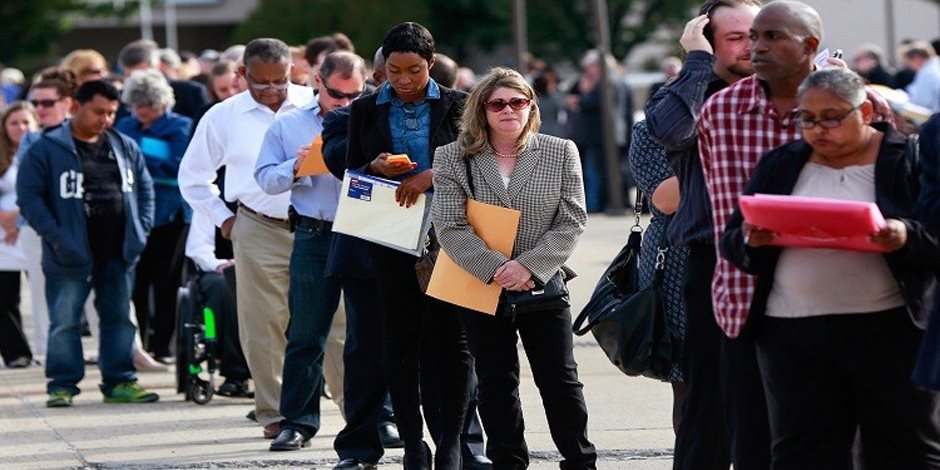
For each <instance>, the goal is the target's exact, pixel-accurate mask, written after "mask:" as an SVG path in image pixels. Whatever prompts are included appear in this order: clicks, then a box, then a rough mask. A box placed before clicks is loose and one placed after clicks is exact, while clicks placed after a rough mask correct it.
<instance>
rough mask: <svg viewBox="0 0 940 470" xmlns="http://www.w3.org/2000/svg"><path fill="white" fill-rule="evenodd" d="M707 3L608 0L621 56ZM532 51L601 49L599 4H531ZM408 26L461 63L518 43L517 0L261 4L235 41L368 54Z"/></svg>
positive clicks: (556, 54)
mask: <svg viewBox="0 0 940 470" xmlns="http://www.w3.org/2000/svg"><path fill="white" fill-rule="evenodd" d="M699 2H700V0H608V10H609V13H610V31H611V44H612V52H613V53H614V55H615V56H616V57H617V58H618V59H619V58H623V57H625V56H626V55H627V53H629V51H630V49H631V48H632V47H633V46H635V45H637V44H639V43H642V42H644V41H645V40H647V39H648V38H649V37H650V35H651V34H652V33H653V32H655V31H656V30H657V29H658V28H659V27H660V26H677V25H681V24H683V23H684V22H685V21H686V20H687V19H688V18H689V15H690V13H691V12H692V9H693V8H694V7H695V5H697V4H698V3H699ZM526 3H527V5H526V6H527V14H526V17H527V23H528V28H527V29H528V31H527V32H528V39H529V48H530V49H531V51H532V52H533V53H534V54H535V55H536V56H539V57H544V58H546V59H550V60H559V59H572V60H577V58H578V57H579V56H580V55H581V54H582V53H583V52H584V51H585V50H587V49H590V48H592V47H594V45H595V34H594V15H593V9H592V8H593V6H592V4H593V0H527V2H526ZM402 21H417V22H419V23H422V24H425V25H427V26H428V28H429V29H431V31H432V32H433V33H434V37H435V39H436V40H437V43H438V44H439V46H440V49H441V50H443V51H444V52H447V53H449V54H452V55H454V58H455V59H457V60H458V61H460V60H463V59H465V58H466V55H467V54H469V53H471V52H472V51H473V50H475V49H476V48H481V49H483V50H491V49H492V48H493V47H494V46H496V45H499V44H508V43H511V42H512V0H356V1H355V2H339V1H335V0H262V2H261V5H260V6H259V7H258V9H257V10H256V11H255V12H254V13H253V14H252V15H251V16H250V17H249V18H248V19H247V20H246V21H245V22H244V23H243V24H242V25H241V26H240V27H239V28H238V29H237V30H236V32H235V37H234V40H236V41H238V42H244V41H247V40H249V39H252V38H255V37H262V36H277V37H279V38H281V39H283V40H285V41H287V42H288V43H291V44H302V43H304V42H306V41H307V40H308V39H310V38H311V37H314V36H319V35H324V34H329V33H332V32H334V31H342V32H344V33H346V34H347V35H349V37H350V38H352V40H353V41H354V42H355V44H357V45H358V46H359V47H360V48H361V49H363V50H360V51H359V52H360V53H361V54H362V55H364V56H368V55H370V54H371V52H372V51H373V50H374V49H373V48H374V47H378V45H379V44H380V42H381V41H382V38H383V37H384V34H385V32H386V31H387V30H388V29H389V28H390V27H392V26H394V25H395V24H398V23H400V22H402Z"/></svg>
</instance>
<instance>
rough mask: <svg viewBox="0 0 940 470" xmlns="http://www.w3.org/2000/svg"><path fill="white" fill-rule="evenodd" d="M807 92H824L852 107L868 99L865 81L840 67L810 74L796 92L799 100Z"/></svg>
mask: <svg viewBox="0 0 940 470" xmlns="http://www.w3.org/2000/svg"><path fill="white" fill-rule="evenodd" d="M809 90H826V91H828V92H829V93H832V94H833V95H835V96H836V98H839V99H840V100H842V101H845V102H846V103H849V104H851V105H852V106H860V105H861V104H862V103H864V102H865V100H867V99H868V94H867V93H866V92H865V80H862V77H860V76H859V75H858V74H857V73H855V72H853V71H851V70H849V69H844V68H841V67H835V68H830V69H823V70H819V71H816V72H813V73H811V74H810V75H809V76H808V77H806V79H805V80H803V83H801V84H800V88H799V89H798V90H797V94H798V96H799V98H803V94H805V93H806V92H807V91H809Z"/></svg>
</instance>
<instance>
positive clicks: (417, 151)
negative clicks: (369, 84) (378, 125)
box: [375, 79, 441, 179]
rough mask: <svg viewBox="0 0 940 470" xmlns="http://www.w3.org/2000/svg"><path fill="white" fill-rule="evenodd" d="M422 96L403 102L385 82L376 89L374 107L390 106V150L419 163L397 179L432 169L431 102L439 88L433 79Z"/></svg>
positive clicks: (439, 91)
mask: <svg viewBox="0 0 940 470" xmlns="http://www.w3.org/2000/svg"><path fill="white" fill-rule="evenodd" d="M425 93H426V94H425V97H424V99H423V100H421V101H419V102H417V103H405V102H403V101H402V100H400V99H398V96H396V95H395V91H394V90H392V85H391V83H389V82H385V84H384V85H382V88H380V89H379V96H378V98H377V99H376V101H375V104H377V105H381V104H385V103H391V107H390V108H389V110H388V127H389V130H390V131H391V134H392V151H394V152H395V153H396V154H400V153H405V154H408V157H410V158H411V161H413V162H415V163H417V164H418V167H417V168H415V169H414V170H412V171H410V172H408V173H406V174H404V175H401V176H399V177H398V178H396V179H405V178H407V177H409V176H411V175H414V174H417V173H421V172H422V171H425V170H428V169H430V168H431V103H429V102H428V100H436V99H440V97H441V89H440V87H438V85H437V83H436V82H435V81H434V79H429V80H428V86H427V88H426V92H425Z"/></svg>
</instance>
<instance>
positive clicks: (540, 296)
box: [505, 271, 571, 318]
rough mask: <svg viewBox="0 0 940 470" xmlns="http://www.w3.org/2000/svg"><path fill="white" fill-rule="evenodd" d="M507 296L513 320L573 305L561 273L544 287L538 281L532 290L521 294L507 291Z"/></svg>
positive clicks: (507, 303)
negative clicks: (524, 315) (519, 316)
mask: <svg viewBox="0 0 940 470" xmlns="http://www.w3.org/2000/svg"><path fill="white" fill-rule="evenodd" d="M533 279H534V278H533ZM505 296H506V297H505V298H506V308H507V309H508V310H509V314H510V315H511V316H512V317H513V318H515V317H516V316H518V315H521V314H527V313H534V312H544V311H548V310H560V309H563V308H568V307H569V306H570V305H571V304H570V303H569V300H568V287H567V286H566V285H565V280H564V277H562V274H561V271H559V272H558V273H556V274H555V275H554V276H553V277H552V278H551V279H549V280H548V282H547V283H545V284H544V285H543V284H542V283H540V282H538V281H536V283H535V287H534V288H532V289H529V290H527V291H521V292H517V291H508V290H507V291H505Z"/></svg>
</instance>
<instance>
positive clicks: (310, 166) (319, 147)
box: [296, 134, 330, 178]
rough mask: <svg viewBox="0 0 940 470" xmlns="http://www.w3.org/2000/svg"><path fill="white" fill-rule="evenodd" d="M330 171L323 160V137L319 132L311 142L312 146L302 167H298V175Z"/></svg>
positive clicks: (315, 174) (319, 173)
mask: <svg viewBox="0 0 940 470" xmlns="http://www.w3.org/2000/svg"><path fill="white" fill-rule="evenodd" d="M328 171H330V170H329V169H327V167H326V162H325V161H323V138H322V137H320V135H319V134H317V136H316V137H315V138H314V139H313V142H310V148H309V149H307V157H306V158H304V161H303V163H301V164H300V168H298V169H297V175H296V176H297V177H298V178H300V177H303V176H317V175H322V174H324V173H326V172H328Z"/></svg>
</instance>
